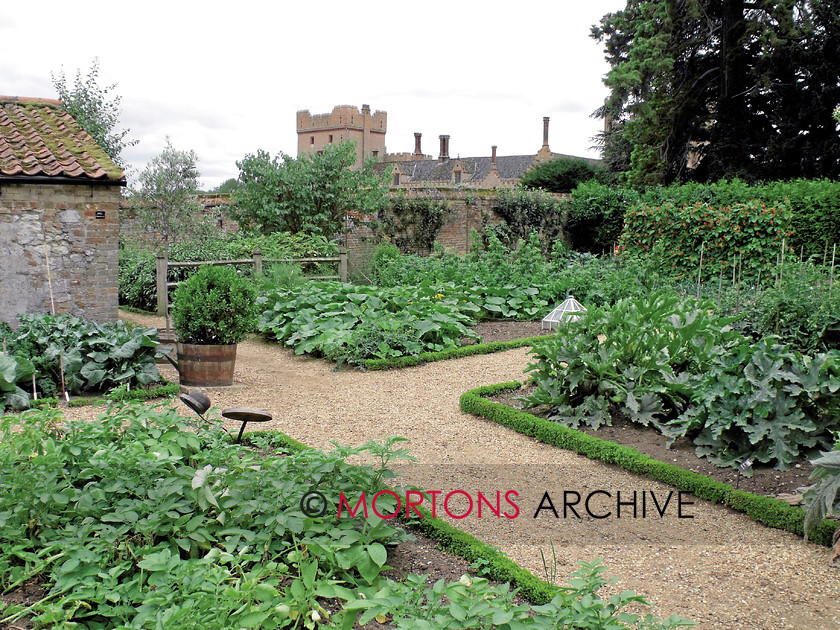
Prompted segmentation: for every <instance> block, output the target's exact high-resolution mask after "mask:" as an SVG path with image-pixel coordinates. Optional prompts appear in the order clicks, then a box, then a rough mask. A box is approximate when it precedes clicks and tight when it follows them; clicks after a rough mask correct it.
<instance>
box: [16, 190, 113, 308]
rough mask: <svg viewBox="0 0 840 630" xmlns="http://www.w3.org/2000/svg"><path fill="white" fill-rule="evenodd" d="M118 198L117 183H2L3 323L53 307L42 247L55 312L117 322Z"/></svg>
mask: <svg viewBox="0 0 840 630" xmlns="http://www.w3.org/2000/svg"><path fill="white" fill-rule="evenodd" d="M119 201H120V186H119V185H118V184H114V185H64V184H29V183H27V184H7V183H0V260H2V264H0V321H5V322H10V323H14V322H15V321H16V315H17V314H19V313H44V312H50V311H51V306H50V287H49V283H48V279H47V255H46V253H47V252H49V254H48V255H49V266H50V276H51V279H52V295H53V301H54V303H55V310H56V312H61V313H70V314H72V315H78V316H80V317H84V318H85V319H90V320H94V321H98V322H106V321H114V320H116V319H117V304H118V268H117V256H118V247H119ZM97 213H99V214H100V215H103V214H104V216H103V217H102V218H97Z"/></svg>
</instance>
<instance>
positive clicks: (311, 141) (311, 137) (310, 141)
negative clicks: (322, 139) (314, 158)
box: [309, 136, 315, 144]
mask: <svg viewBox="0 0 840 630" xmlns="http://www.w3.org/2000/svg"><path fill="white" fill-rule="evenodd" d="M309 144H315V136H309Z"/></svg>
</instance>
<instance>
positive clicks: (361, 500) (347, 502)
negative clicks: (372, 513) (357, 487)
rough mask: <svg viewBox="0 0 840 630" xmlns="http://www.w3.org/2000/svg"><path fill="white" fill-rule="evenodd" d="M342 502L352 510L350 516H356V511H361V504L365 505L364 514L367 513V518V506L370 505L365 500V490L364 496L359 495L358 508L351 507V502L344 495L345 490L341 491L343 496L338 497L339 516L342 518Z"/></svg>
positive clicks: (349, 510)
mask: <svg viewBox="0 0 840 630" xmlns="http://www.w3.org/2000/svg"><path fill="white" fill-rule="evenodd" d="M342 504H343V505H346V506H347V511H348V512H350V517H351V518H353V517H355V516H356V512H358V511H359V506H360V505H362V506H364V508H363V509H364V515H365V518H367V515H368V511H367V507H368V506H367V502H366V501H365V493H364V492H362V496H360V497H359V502H358V503H356V509H351V508H350V503H349V501H347V497H345V496H344V491H342V492H341V497H339V499H338V518H341V506H342Z"/></svg>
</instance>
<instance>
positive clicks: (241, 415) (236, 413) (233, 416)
mask: <svg viewBox="0 0 840 630" xmlns="http://www.w3.org/2000/svg"><path fill="white" fill-rule="evenodd" d="M222 417H223V418H227V419H228V420H239V421H240V422H241V423H242V426H241V427H240V428H239V435H237V436H236V441H237V442H240V441H241V440H242V433H243V432H244V431H245V425H246V424H248V423H249V422H268V421H269V420H271V419H272V416H271V414H270V413H268V412H267V411H262V410H261V409H246V408H244V407H231V408H230V409H224V410H223V411H222Z"/></svg>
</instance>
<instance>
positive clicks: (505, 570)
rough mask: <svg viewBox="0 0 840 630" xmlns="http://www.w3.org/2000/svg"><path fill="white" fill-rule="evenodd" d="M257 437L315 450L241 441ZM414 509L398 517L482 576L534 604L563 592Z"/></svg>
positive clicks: (282, 438)
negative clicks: (409, 514)
mask: <svg viewBox="0 0 840 630" xmlns="http://www.w3.org/2000/svg"><path fill="white" fill-rule="evenodd" d="M258 437H268V438H270V439H271V443H272V444H273V445H274V446H275V447H277V448H281V449H284V450H288V451H292V452H294V451H302V450H305V449H312V447H311V446H308V445H307V444H303V443H302V442H298V441H297V440H295V439H294V438H292V437H290V436H288V435H286V434H285V433H282V432H280V431H252V432H249V433H246V434H245V435H244V436H242V440H243V441H244V442H246V443H248V442H249V441H251V440H253V439H254V438H258ZM384 489H390V488H389V487H388V486H387V485H386V484H384V483H381V484H380V487H379V488H372V489H371V490H372V491H373V490H376V491H377V492H378V491H379V490H384ZM374 494H375V493H374ZM412 509H417V510H418V511H419V512H420V514H422V515H423V518H419V517H413V518H411V519H406V518H404V517H402V516H398V517H397V518H399V519H400V521H402V522H403V523H404V524H405V525H408V526H411V527H413V528H415V529H417V530H418V531H420V532H422V533H423V534H425V535H426V536H428V537H429V538H431V539H433V540H435V541H437V543H438V544H439V545H440V546H441V548H443V549H445V550H447V551H450V552H452V553H454V554H455V555H457V556H460V557H462V558H464V559H465V560H466V561H467V562H470V563H473V564H476V565H478V566H479V567H480V569H479V572H480V573H481V574H483V575H485V576H487V577H489V578H490V579H493V580H496V581H497V582H510V583H511V584H512V585H513V586H514V587H516V588H518V589H519V592H520V594H521V595H522V596H523V597H524V598H525V599H527V600H528V601H529V602H531V603H532V604H538V605H541V604H545V603H548V602H549V601H551V599H552V598H553V597H554V596H555V595H557V593H558V592H560V589H559V588H558V587H556V586H554V585H552V584H550V583H549V582H546V581H545V580H541V579H540V578H538V577H537V576H535V575H534V574H533V573H531V572H530V571H528V570H526V569H523V568H522V567H520V566H519V565H518V564H516V563H515V562H514V561H513V560H511V559H510V558H508V557H507V556H506V555H505V554H504V553H503V552H502V551H500V550H498V549H496V548H495V547H491V546H490V545H488V544H486V543H483V542H481V541H480V540H479V539H477V538H476V537H475V536H472V535H470V534H468V533H466V532H463V531H461V530H460V529H458V528H456V527H453V526H452V525H450V524H449V523H447V522H446V521H444V520H442V519H440V518H437V517H435V516H432V513H431V511H429V510H427V509H425V508H423V507H422V506H421V507H419V508H412Z"/></svg>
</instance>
